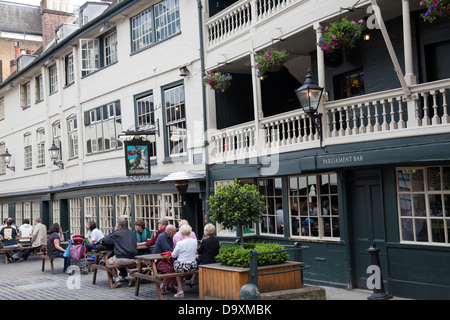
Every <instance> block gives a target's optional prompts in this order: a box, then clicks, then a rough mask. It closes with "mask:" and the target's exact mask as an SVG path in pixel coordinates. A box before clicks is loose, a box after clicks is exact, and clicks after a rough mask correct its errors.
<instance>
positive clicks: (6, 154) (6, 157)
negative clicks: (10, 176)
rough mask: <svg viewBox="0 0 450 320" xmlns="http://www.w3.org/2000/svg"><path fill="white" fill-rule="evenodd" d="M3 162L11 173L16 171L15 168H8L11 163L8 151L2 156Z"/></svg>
mask: <svg viewBox="0 0 450 320" xmlns="http://www.w3.org/2000/svg"><path fill="white" fill-rule="evenodd" d="M2 157H3V160H4V161H5V164H6V167H7V168H8V169H9V170H11V171H16V167H14V166H11V167H10V166H9V164H10V163H11V157H12V156H11V154H10V153H9V152H8V149H6V151H5V153H4V154H2Z"/></svg>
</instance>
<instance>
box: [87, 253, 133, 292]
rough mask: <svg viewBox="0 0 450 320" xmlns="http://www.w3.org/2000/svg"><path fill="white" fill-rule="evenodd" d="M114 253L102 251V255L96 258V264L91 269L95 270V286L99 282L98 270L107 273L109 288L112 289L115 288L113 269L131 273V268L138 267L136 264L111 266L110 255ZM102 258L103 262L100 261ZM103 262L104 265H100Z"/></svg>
mask: <svg viewBox="0 0 450 320" xmlns="http://www.w3.org/2000/svg"><path fill="white" fill-rule="evenodd" d="M111 252H113V251H112V250H109V251H101V252H100V253H97V254H96V256H95V263H94V264H92V265H91V267H92V268H93V269H94V273H93V275H92V284H95V282H96V281H97V270H103V271H106V274H107V275H108V281H109V287H110V288H111V289H112V288H114V287H113V274H112V270H113V269H120V268H125V269H127V271H129V270H130V269H131V268H134V267H136V263H133V264H127V265H113V266H112V265H110V264H109V263H108V254H109V253H111ZM100 257H102V260H100ZM101 261H103V262H104V264H100V262H101Z"/></svg>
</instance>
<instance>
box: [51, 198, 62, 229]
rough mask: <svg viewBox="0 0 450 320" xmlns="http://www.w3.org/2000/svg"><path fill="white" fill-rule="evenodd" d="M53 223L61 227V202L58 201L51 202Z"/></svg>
mask: <svg viewBox="0 0 450 320" xmlns="http://www.w3.org/2000/svg"><path fill="white" fill-rule="evenodd" d="M52 216H53V223H57V224H59V225H61V202H60V201H59V200H53V201H52Z"/></svg>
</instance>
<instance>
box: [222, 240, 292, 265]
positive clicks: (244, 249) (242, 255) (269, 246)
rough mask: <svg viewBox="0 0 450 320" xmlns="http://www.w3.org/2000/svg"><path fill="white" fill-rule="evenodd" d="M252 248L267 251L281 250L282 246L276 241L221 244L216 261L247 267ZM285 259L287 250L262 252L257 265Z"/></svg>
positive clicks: (257, 250)
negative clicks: (242, 244)
mask: <svg viewBox="0 0 450 320" xmlns="http://www.w3.org/2000/svg"><path fill="white" fill-rule="evenodd" d="M252 249H254V250H256V252H269V251H277V250H283V249H284V247H283V246H281V245H280V244H278V243H265V242H256V243H255V242H251V243H247V244H245V245H244V246H241V245H238V244H229V245H223V246H222V247H221V248H220V251H219V254H218V255H217V256H216V261H217V262H220V263H221V264H223V265H226V266H232V267H241V268H248V267H249V261H250V260H249V255H250V250H252ZM287 259H288V254H287V252H276V253H268V254H262V255H258V266H268V265H275V264H281V263H283V262H285V261H286V260H287Z"/></svg>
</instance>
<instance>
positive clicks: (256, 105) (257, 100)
mask: <svg viewBox="0 0 450 320" xmlns="http://www.w3.org/2000/svg"><path fill="white" fill-rule="evenodd" d="M250 63H251V65H252V66H254V65H256V59H255V51H254V50H252V51H251V52H250ZM252 89H253V113H254V116H255V146H256V154H257V156H258V157H259V155H260V153H261V148H262V147H263V144H262V140H261V134H260V133H261V132H260V127H261V122H260V120H261V119H262V118H264V114H263V111H262V97H261V80H260V79H259V77H258V75H257V71H256V68H252Z"/></svg>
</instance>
